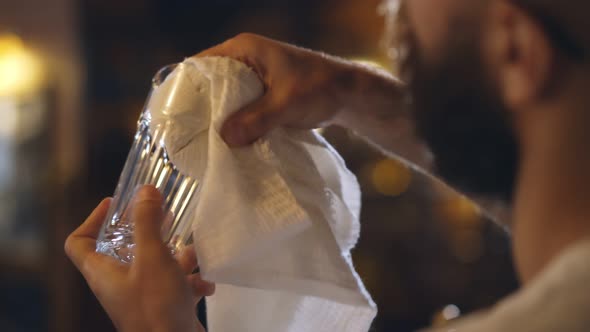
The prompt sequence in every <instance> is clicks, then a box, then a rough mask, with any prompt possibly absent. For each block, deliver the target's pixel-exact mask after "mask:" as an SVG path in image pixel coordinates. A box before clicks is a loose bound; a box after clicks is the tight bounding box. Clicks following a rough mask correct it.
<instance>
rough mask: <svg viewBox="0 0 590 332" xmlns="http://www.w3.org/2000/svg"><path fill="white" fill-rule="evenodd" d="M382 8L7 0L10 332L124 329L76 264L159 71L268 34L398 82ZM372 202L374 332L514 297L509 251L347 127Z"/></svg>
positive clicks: (490, 230) (2, 321) (371, 0)
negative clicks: (77, 238)
mask: <svg viewBox="0 0 590 332" xmlns="http://www.w3.org/2000/svg"><path fill="white" fill-rule="evenodd" d="M379 4H380V1H379V0H322V1H318V0H249V1H240V0H216V1H203V0H125V1H114V0H80V1H76V0H52V1H46V0H18V1H17V0H2V2H1V3H0V331H3V332H28V331H56V332H57V331H59V332H73V331H89V332H92V331H97V332H98V331H100V332H107V331H114V329H113V327H112V326H111V324H110V322H109V321H108V319H107V317H106V315H105V314H104V312H103V311H102V309H101V308H100V306H99V305H98V303H97V302H96V300H95V299H94V297H93V295H92V294H91V293H90V291H89V290H88V288H87V287H86V286H85V284H84V282H83V280H82V279H81V277H80V276H79V275H78V273H77V272H76V271H75V270H74V268H73V267H72V266H71V264H70V263H69V262H68V261H67V259H66V258H65V256H64V254H63V249H62V248H63V242H64V240H65V238H66V236H67V234H69V233H70V232H71V231H72V230H73V229H74V228H76V227H77V225H79V224H80V223H81V222H82V221H83V220H84V218H85V217H86V215H87V214H88V213H89V211H90V210H91V209H92V208H93V207H94V206H95V205H96V204H97V203H98V202H99V200H100V199H101V198H102V197H104V196H108V195H111V194H112V192H113V190H114V187H115V184H116V181H117V179H118V176H119V172H120V170H121V168H122V165H123V163H124V161H125V157H126V154H127V151H128V148H129V146H130V143H131V140H132V136H133V133H134V131H135V122H136V119H137V116H138V115H139V112H140V111H141V108H142V105H143V102H144V99H145V97H146V95H147V92H148V88H149V85H150V80H151V77H152V76H153V74H154V73H155V72H156V71H157V69H158V68H160V67H162V66H164V65H166V64H169V63H174V62H178V61H180V60H182V59H183V57H187V56H190V55H192V54H194V53H196V52H198V51H200V50H203V49H205V48H208V47H210V46H213V45H215V44H217V43H220V42H222V41H224V40H225V39H228V38H230V37H232V36H234V35H236V34H237V33H239V32H245V31H248V32H255V33H259V34H262V35H266V36H269V37H272V38H277V39H281V40H284V41H287V42H292V43H296V44H298V45H302V46H305V47H309V48H313V49H318V50H322V51H326V52H328V53H332V54H335V55H339V56H342V57H345V58H349V59H353V60H357V61H363V62H365V63H368V64H371V65H375V66H380V67H384V68H386V69H388V68H389V67H390V62H389V60H388V58H387V56H386V54H385V53H386V52H384V49H383V48H382V47H381V44H380V41H381V39H382V36H383V32H384V18H383V17H382V16H380V15H379V14H378V7H379ZM324 135H325V136H326V137H327V138H328V139H329V140H330V141H331V142H332V143H333V144H334V145H335V146H336V148H337V149H338V150H339V151H340V152H341V153H342V155H343V156H344V158H345V159H346V161H347V163H348V165H349V167H350V168H351V170H353V171H354V172H355V173H356V174H357V175H358V177H359V181H360V183H361V185H362V188H363V194H364V196H363V197H364V198H363V200H364V201H363V204H364V205H363V212H362V222H363V230H362V235H361V240H360V242H359V244H358V246H357V248H356V249H355V251H354V253H353V254H354V259H355V263H356V266H357V269H358V271H359V273H360V274H361V276H362V277H363V279H364V281H365V283H366V285H367V287H368V288H369V290H370V292H371V294H372V295H373V297H374V299H375V301H376V302H377V304H378V306H379V315H378V317H377V319H376V320H375V323H374V326H373V329H372V330H373V331H399V332H404V331H414V330H415V329H417V328H419V327H424V326H426V325H430V324H435V325H444V324H445V323H446V322H447V321H448V320H451V319H454V318H456V317H458V316H460V315H463V314H465V313H468V312H471V311H474V310H478V309H481V308H484V307H486V306H489V305H491V304H493V303H494V302H496V301H497V300H498V299H499V298H501V297H502V296H504V295H505V294H507V293H509V292H511V291H512V290H514V289H515V288H516V287H517V282H516V280H515V277H514V271H513V268H512V262H511V259H510V248H509V238H508V236H507V234H506V233H504V232H503V231H502V230H501V229H500V228H499V227H497V226H496V225H495V224H494V223H492V222H490V221H489V220H488V219H487V218H485V217H483V216H482V215H481V214H480V212H479V210H478V209H477V208H476V207H475V205H473V203H471V202H470V201H468V200H466V199H465V198H463V197H461V196H457V195H455V194H453V193H451V192H450V191H448V190H447V189H446V188H444V187H442V186H440V185H438V184H436V183H432V182H431V181H429V180H428V179H426V178H424V177H423V176H421V175H420V174H416V173H415V172H413V171H412V170H410V169H408V168H407V167H405V166H404V165H402V164H400V163H399V162H396V161H394V160H391V159H388V158H386V157H384V156H383V155H382V154H380V153H378V152H377V151H375V150H374V149H372V148H371V147H369V146H368V145H367V144H365V143H364V142H363V141H362V140H360V139H358V138H357V137H355V136H354V135H352V134H351V133H349V132H347V131H345V130H342V129H340V128H328V129H326V130H325V131H324Z"/></svg>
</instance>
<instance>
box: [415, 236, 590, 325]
mask: <svg viewBox="0 0 590 332" xmlns="http://www.w3.org/2000/svg"><path fill="white" fill-rule="evenodd" d="M589 286H590V240H588V241H585V242H581V243H578V244H576V245H574V246H572V247H570V248H569V249H567V250H566V251H565V252H564V253H563V254H562V255H560V256H559V257H558V258H557V259H555V260H554V262H553V263H551V264H550V265H549V266H548V267H547V269H545V270H544V271H543V272H542V273H541V274H540V275H539V277H538V278H536V279H535V280H533V281H532V282H531V284H530V285H527V286H526V287H524V288H523V289H522V290H520V291H518V292H517V293H515V294H514V295H512V296H510V297H508V298H507V299H505V300H503V301H501V302H500V303H498V304H497V305H496V306H495V307H494V308H492V309H489V310H488V311H486V312H481V313H478V314H476V315H474V316H472V317H469V316H468V317H466V318H465V319H462V320H459V321H458V322H457V323H456V324H451V325H450V326H447V327H444V328H442V329H437V330H428V331H424V332H475V331H477V332H512V331H515V332H588V331H590V288H589Z"/></svg>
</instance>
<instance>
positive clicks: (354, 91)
mask: <svg viewBox="0 0 590 332" xmlns="http://www.w3.org/2000/svg"><path fill="white" fill-rule="evenodd" d="M348 70H350V74H349V77H348V79H350V81H351V82H352V83H349V84H348V85H347V86H346V87H344V88H343V89H341V91H342V95H341V96H340V99H341V103H340V104H341V105H342V107H343V110H342V112H340V116H339V117H338V119H337V120H336V122H337V124H338V125H340V126H342V127H346V128H349V129H351V130H353V131H354V132H356V133H357V134H358V135H360V136H362V137H364V138H366V139H367V140H368V141H370V142H372V143H374V144H375V145H377V146H378V147H379V148H381V149H382V150H384V152H386V153H389V154H393V155H394V156H395V157H399V158H402V159H405V160H407V161H409V162H411V163H413V164H415V165H418V166H420V167H423V168H427V169H428V168H430V165H431V155H430V153H429V152H428V150H427V149H426V147H425V146H424V145H423V144H422V142H421V141H420V140H419V139H418V137H417V136H416V132H415V128H414V122H413V120H412V118H411V114H410V109H409V106H408V105H409V101H408V100H407V95H406V93H405V85H404V84H403V83H402V82H401V81H399V80H397V79H396V78H395V77H393V76H392V75H391V74H389V73H387V72H385V71H380V70H375V69H372V68H368V67H365V66H357V65H351V67H350V68H349V69H348Z"/></svg>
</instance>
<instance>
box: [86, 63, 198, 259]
mask: <svg viewBox="0 0 590 332" xmlns="http://www.w3.org/2000/svg"><path fill="white" fill-rule="evenodd" d="M177 66H183V64H178V65H170V66H166V67H164V68H162V69H161V70H160V71H159V72H158V73H157V74H156V75H155V76H154V78H153V80H152V89H151V92H150V97H151V95H152V92H153V91H154V90H155V89H156V88H158V86H160V84H162V83H163V82H164V80H165V79H166V77H168V75H169V74H170V73H171V72H172V71H173V70H174V69H175V68H176V67H177ZM150 97H148V102H147V103H146V107H144V109H143V111H142V113H141V115H140V117H139V120H138V123H137V132H136V134H135V138H134V140H133V145H132V146H131V150H130V151H129V155H128V157H127V161H126V162H125V166H124V167H123V171H122V173H121V176H120V178H119V183H118V184H117V187H116V189H115V194H114V196H113V201H112V203H111V205H110V208H109V211H108V213H107V217H106V220H105V222H104V225H103V227H102V229H101V232H100V234H99V237H98V241H97V244H96V251H97V252H100V253H103V254H106V255H111V256H113V257H115V258H118V259H119V260H121V261H122V262H126V263H129V262H131V261H132V260H133V248H134V247H135V244H134V242H133V221H132V220H131V219H130V214H131V209H132V206H133V201H134V193H135V191H136V190H137V189H138V188H139V187H141V186H143V185H154V186H155V187H156V188H157V189H158V190H159V191H160V192H161V194H162V196H163V198H164V211H165V215H166V217H165V220H164V221H163V224H162V228H161V234H162V241H163V242H164V243H165V244H166V245H167V246H168V247H169V248H170V250H171V252H172V253H173V254H174V253H176V252H178V251H179V250H181V249H182V247H183V246H185V245H186V244H188V242H189V241H190V239H191V225H190V224H191V222H190V221H191V220H192V214H193V212H194V209H195V204H196V196H197V190H198V188H199V182H198V180H197V179H193V178H191V177H190V176H188V175H186V174H183V173H182V172H180V171H179V170H178V169H177V168H176V166H175V165H174V164H173V163H172V162H171V161H170V159H169V157H168V153H167V151H166V145H165V141H166V137H167V135H169V133H170V129H171V128H170V124H169V123H157V124H154V123H151V119H152V113H151V112H154V111H160V110H151V109H150V108H149V107H148V105H149V99H150ZM171 97H173V96H171Z"/></svg>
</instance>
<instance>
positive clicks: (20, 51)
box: [0, 34, 43, 97]
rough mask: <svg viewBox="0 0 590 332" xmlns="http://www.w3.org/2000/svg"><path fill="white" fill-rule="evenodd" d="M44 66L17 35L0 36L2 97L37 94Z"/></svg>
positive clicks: (0, 89)
mask: <svg viewBox="0 0 590 332" xmlns="http://www.w3.org/2000/svg"><path fill="white" fill-rule="evenodd" d="M42 76H43V75H42V66H41V62H40V61H39V59H38V58H37V57H36V56H35V55H34V54H33V53H32V52H31V51H29V50H28V49H27V48H26V47H25V46H24V45H23V42H22V40H21V39H20V38H18V37H17V36H15V35H11V34H7V35H0V96H11V97H14V96H19V95H23V94H27V93H31V92H35V91H36V90H37V89H38V88H39V87H40V85H41V81H42Z"/></svg>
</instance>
